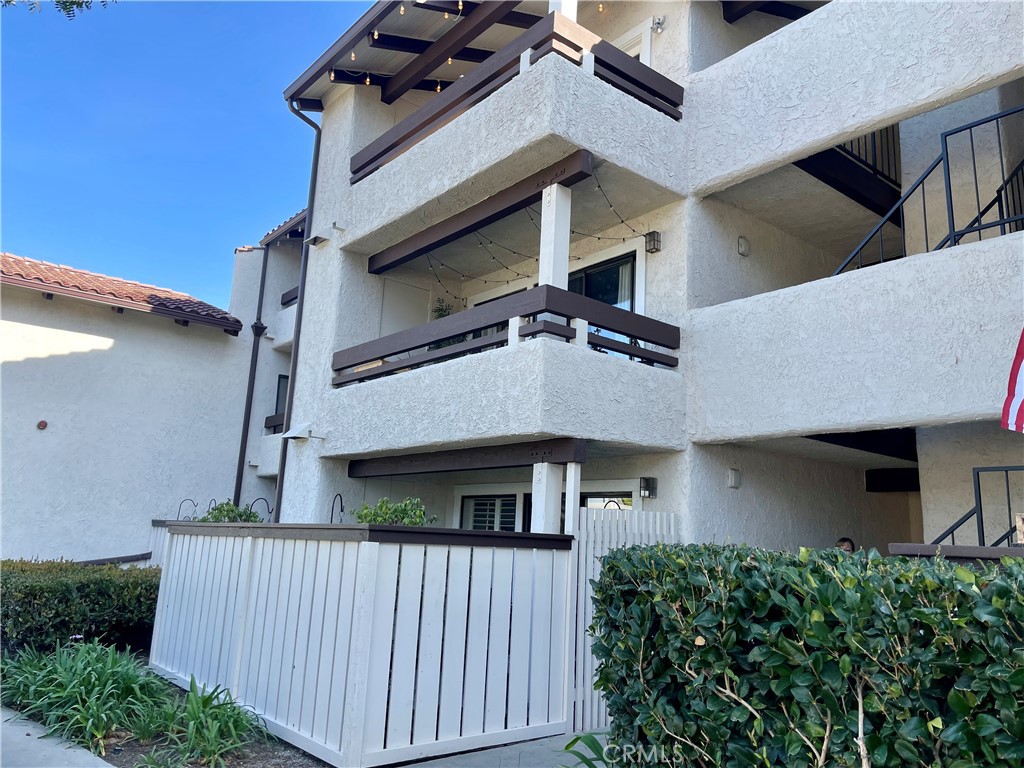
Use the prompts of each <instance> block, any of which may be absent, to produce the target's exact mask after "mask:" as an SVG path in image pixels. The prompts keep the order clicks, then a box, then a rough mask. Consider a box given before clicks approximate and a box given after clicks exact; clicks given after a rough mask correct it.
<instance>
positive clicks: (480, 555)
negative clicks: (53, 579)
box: [150, 523, 577, 766]
mask: <svg viewBox="0 0 1024 768" xmlns="http://www.w3.org/2000/svg"><path fill="white" fill-rule="evenodd" d="M166 530H167V531H168V534H169V535H168V537H167V548H166V555H165V557H164V563H163V574H162V580H161V587H160V598H159V602H158V606H157V616H156V625H155V629H154V637H153V647H152V653H151V656H150V664H151V666H152V667H153V668H154V669H156V670H157V671H158V672H161V673H162V674H164V675H166V676H168V677H170V678H171V679H173V680H175V681H176V682H178V683H179V684H181V685H187V684H188V681H189V677H190V675H194V676H195V678H196V680H197V681H198V682H200V683H203V684H206V685H207V686H213V685H223V686H226V687H228V688H229V689H230V690H231V691H232V693H233V694H234V695H235V697H236V698H237V699H238V700H239V701H240V702H242V703H244V704H247V705H249V706H251V707H253V708H254V709H255V710H256V712H257V713H259V714H260V715H261V716H262V717H263V718H264V719H265V720H266V722H267V725H268V728H269V729H270V730H271V732H273V733H275V734H276V735H278V736H280V737H281V738H283V739H285V740H286V741H289V742H291V743H292V744H295V745H296V746H298V747H300V748H302V749H304V750H306V751H308V752H310V753H312V754H314V755H316V756H317V757H319V758H321V759H323V760H325V761H327V762H329V763H332V764H333V765H337V766H374V765H382V764H387V763H394V762H400V761H404V760H412V759H417V758H420V757H426V756H432V755H442V754H448V753H453V752H458V751H462V750H467V749H475V748H479V747H485V746H490V745H496V744H506V743H511V742H514V741H520V740H525V739H531V738H537V737H540V736H548V735H554V734H560V733H566V732H567V731H568V730H569V729H570V728H571V727H572V714H571V706H572V701H571V698H570V695H569V691H570V687H571V686H570V683H571V681H572V679H573V674H572V671H573V669H574V668H575V662H574V654H575V646H576V643H577V634H576V631H575V626H574V621H573V619H574V617H573V615H572V614H573V612H574V611H575V608H576V590H575V588H574V575H575V574H574V568H573V558H572V551H571V549H570V547H571V541H572V540H571V537H566V536H537V535H530V534H512V535H507V534H477V533H472V532H462V531H452V530H442V529H429V530H424V529H404V530H403V529H399V530H395V529H385V528H379V527H378V528H374V527H371V528H366V527H355V526H352V527H345V526H291V525H274V526H238V525H217V524H209V523H206V524H201V525H188V524H184V525H171V526H170V527H168V528H167V529H166Z"/></svg>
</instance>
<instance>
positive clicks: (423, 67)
mask: <svg viewBox="0 0 1024 768" xmlns="http://www.w3.org/2000/svg"><path fill="white" fill-rule="evenodd" d="M518 4H519V3H518V1H517V0H500V2H489V3H484V4H482V5H479V6H477V7H476V8H474V9H473V10H471V11H469V13H467V14H466V15H465V17H464V18H463V19H462V20H461V21H459V22H458V23H457V24H455V25H453V26H452V28H451V29H449V30H448V31H447V32H445V33H444V34H443V35H441V37H439V38H438V39H437V40H435V41H434V42H433V43H431V44H430V47H429V48H427V50H425V51H424V52H423V53H422V54H420V55H419V56H417V57H416V58H415V59H413V60H412V61H411V62H409V64H407V65H406V66H405V67H403V68H402V69H401V70H399V71H398V72H397V73H396V74H395V75H394V76H393V77H391V78H389V79H388V82H387V83H386V84H385V85H384V87H383V88H382V89H381V93H380V100H381V101H382V102H384V103H385V104H394V103H395V102H396V101H398V99H399V98H401V96H402V95H403V94H405V93H408V92H409V90H410V89H411V88H412V87H413V86H414V85H415V84H416V83H418V82H420V81H421V80H423V79H424V78H426V77H427V76H428V75H429V74H430V73H431V72H433V71H434V70H435V69H437V67H438V66H440V65H441V63H442V62H444V61H447V60H448V57H449V56H452V55H453V54H455V53H457V52H458V51H461V50H462V49H463V48H465V47H466V46H467V45H468V44H469V43H471V42H472V41H473V40H475V39H476V38H478V37H479V36H480V35H481V34H482V33H483V32H484V31H485V30H486V29H487V28H488V27H490V26H491V25H492V24H495V23H497V22H498V21H499V20H500V19H501V17H502V16H505V15H506V14H508V13H510V12H511V11H512V9H513V8H515V7H516V6H517V5H518Z"/></svg>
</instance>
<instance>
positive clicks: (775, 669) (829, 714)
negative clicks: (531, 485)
mask: <svg viewBox="0 0 1024 768" xmlns="http://www.w3.org/2000/svg"><path fill="white" fill-rule="evenodd" d="M594 601H595V603H596V617H595V620H594V624H593V626H592V627H591V631H592V632H593V634H594V641H593V647H594V652H595V654H596V656H597V658H598V659H599V660H600V661H601V665H600V667H599V672H598V687H599V688H600V689H601V690H603V691H604V692H605V695H606V698H607V701H608V709H609V713H610V715H611V717H612V719H613V728H612V733H611V735H610V742H611V743H613V744H615V745H616V748H617V749H618V750H620V751H619V752H618V753H617V754H616V755H613V756H614V757H618V756H621V757H622V758H623V761H624V762H627V763H628V762H639V764H644V765H687V766H689V765H694V766H807V765H835V766H861V767H862V766H869V765H870V766H934V765H942V766H950V768H961V767H962V766H977V765H987V766H1020V765H1022V764H1024V559H1020V558H1016V559H1010V558H1004V559H1003V561H1002V565H1001V566H995V567H990V568H984V569H983V568H978V569H967V568H964V567H960V566H956V565H954V564H951V563H949V562H948V561H945V560H942V559H937V560H935V561H932V560H909V559H906V558H882V557H880V556H879V555H878V553H876V552H871V553H868V554H864V553H859V554H857V555H852V556H849V555H843V554H842V553H839V552H838V551H836V550H829V551H821V552H814V551H809V550H803V551H801V553H800V554H799V555H793V554H788V553H779V552H766V551H763V550H756V549H751V548H745V547H722V546H693V545H691V546H685V547H684V546H661V545H659V546H654V547H634V548H631V549H626V550H617V551H615V552H613V553H611V554H610V555H608V556H607V557H605V558H604V567H603V569H602V572H601V577H600V579H599V580H598V581H597V582H595V597H594ZM861 719H862V720H863V729H862V730H861V725H860V723H861ZM861 732H862V733H863V745H864V753H865V754H862V752H861V746H860V741H859V734H860V733H861Z"/></svg>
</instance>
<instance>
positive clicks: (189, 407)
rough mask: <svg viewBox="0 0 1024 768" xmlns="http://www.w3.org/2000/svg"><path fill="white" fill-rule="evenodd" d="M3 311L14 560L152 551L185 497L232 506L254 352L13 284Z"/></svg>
mask: <svg viewBox="0 0 1024 768" xmlns="http://www.w3.org/2000/svg"><path fill="white" fill-rule="evenodd" d="M2 300H3V307H2V319H0V325H2V334H0V335H2V337H3V352H2V360H3V364H2V376H3V402H2V413H3V436H2V447H3V470H2V477H3V556H4V557H29V558H30V557H38V558H55V557H67V558H73V559H90V558H100V557H113V556H118V555H127V554H137V553H140V552H145V551H147V550H148V549H149V540H150V538H149V537H150V529H151V526H150V521H151V520H152V519H154V518H165V517H174V515H175V514H176V511H177V508H178V504H179V502H180V501H181V500H182V499H184V498H186V497H188V498H192V499H195V500H196V501H199V502H201V506H202V507H203V508H204V509H205V507H206V504H207V503H208V501H209V499H211V498H217V499H225V498H227V497H229V496H230V494H231V490H232V485H233V481H234V474H235V462H236V458H237V452H238V439H239V433H240V427H241V420H242V403H243V399H242V398H243V396H244V391H245V390H244V387H245V374H246V368H245V366H246V364H247V362H248V354H247V353H248V347H247V345H246V344H245V343H244V340H240V339H237V338H232V337H231V336H228V335H227V334H225V333H223V332H222V331H221V330H220V329H216V328H208V327H204V326H201V325H196V324H193V325H191V326H189V327H187V328H184V327H181V326H179V325H175V324H174V322H172V321H171V320H170V319H168V318H161V317H157V316H154V315H148V314H143V313H139V312H132V311H131V310H125V312H124V314H115V313H113V312H111V310H110V307H109V306H106V305H103V304H98V303H92V302H85V301H79V300H76V299H70V298H62V297H60V296H57V297H55V298H54V299H53V301H44V300H43V298H42V296H41V294H40V293H38V292H36V291H29V290H24V289H18V288H9V287H7V286H4V288H3V297H2ZM40 420H45V421H47V422H48V426H47V428H46V429H45V430H39V429H37V428H36V423H37V422H38V421H40Z"/></svg>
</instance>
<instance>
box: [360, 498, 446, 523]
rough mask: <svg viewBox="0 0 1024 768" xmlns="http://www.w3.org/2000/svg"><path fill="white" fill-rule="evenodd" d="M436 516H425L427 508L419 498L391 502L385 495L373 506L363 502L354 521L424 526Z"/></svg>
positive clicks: (435, 518) (433, 520) (434, 519)
mask: <svg viewBox="0 0 1024 768" xmlns="http://www.w3.org/2000/svg"><path fill="white" fill-rule="evenodd" d="M436 520H437V517H436V516H435V517H431V518H427V510H426V508H425V507H424V506H423V502H422V501H420V500H419V499H406V500H405V501H401V502H398V503H397V504H396V503H393V502H392V501H391V500H390V499H388V498H387V497H384V498H383V499H381V500H380V501H378V502H377V503H376V504H375V505H374V506H372V507H371V506H370V505H369V504H366V503H365V502H364V503H363V508H362V509H360V510H359V511H358V512H356V522H358V523H360V524H363V525H366V524H369V525H412V526H419V527H422V526H425V525H430V524H431V523H433V522H435V521H436Z"/></svg>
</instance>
